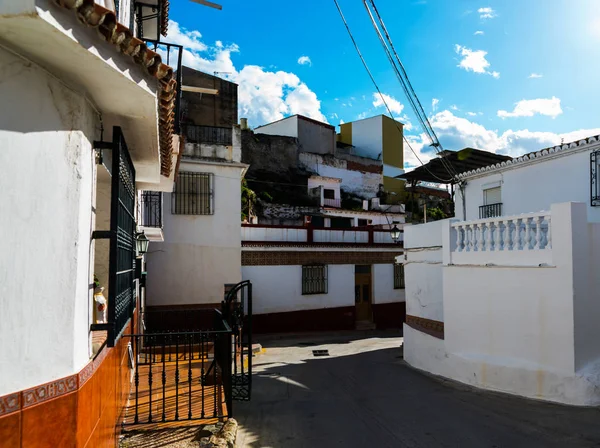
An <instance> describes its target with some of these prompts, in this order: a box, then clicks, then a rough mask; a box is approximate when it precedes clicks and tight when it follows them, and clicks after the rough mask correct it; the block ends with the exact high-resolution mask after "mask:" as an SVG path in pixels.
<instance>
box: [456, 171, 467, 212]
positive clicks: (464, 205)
mask: <svg viewBox="0 0 600 448" xmlns="http://www.w3.org/2000/svg"><path fill="white" fill-rule="evenodd" d="M466 186H467V182H466V181H464V180H463V181H461V182H459V183H458V188H460V196H461V198H462V208H463V221H466V220H467V200H466V198H465V187H466Z"/></svg>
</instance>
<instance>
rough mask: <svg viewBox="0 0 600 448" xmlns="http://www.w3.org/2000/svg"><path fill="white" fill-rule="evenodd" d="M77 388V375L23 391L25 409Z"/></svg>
mask: <svg viewBox="0 0 600 448" xmlns="http://www.w3.org/2000/svg"><path fill="white" fill-rule="evenodd" d="M75 390H77V375H71V376H68V377H66V378H61V379H59V380H56V381H52V382H50V383H46V384H42V385H41V386H37V387H33V388H31V389H27V390H24V391H23V409H25V408H28V407H30V406H33V405H36V404H38V403H42V402H44V401H47V400H50V399H52V398H57V397H60V396H61V395H65V394H68V393H69V392H73V391H75Z"/></svg>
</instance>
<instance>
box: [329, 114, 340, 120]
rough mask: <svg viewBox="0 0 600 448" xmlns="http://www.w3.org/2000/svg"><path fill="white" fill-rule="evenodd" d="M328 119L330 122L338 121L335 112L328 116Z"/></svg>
mask: <svg viewBox="0 0 600 448" xmlns="http://www.w3.org/2000/svg"><path fill="white" fill-rule="evenodd" d="M329 118H331V119H332V120H336V119H338V118H339V117H338V114H336V113H335V112H334V113H332V114H330V115H329Z"/></svg>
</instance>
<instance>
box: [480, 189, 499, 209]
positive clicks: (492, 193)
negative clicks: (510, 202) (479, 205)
mask: <svg viewBox="0 0 600 448" xmlns="http://www.w3.org/2000/svg"><path fill="white" fill-rule="evenodd" d="M501 202H502V190H501V187H494V188H488V189H487V190H483V205H492V204H499V203H501Z"/></svg>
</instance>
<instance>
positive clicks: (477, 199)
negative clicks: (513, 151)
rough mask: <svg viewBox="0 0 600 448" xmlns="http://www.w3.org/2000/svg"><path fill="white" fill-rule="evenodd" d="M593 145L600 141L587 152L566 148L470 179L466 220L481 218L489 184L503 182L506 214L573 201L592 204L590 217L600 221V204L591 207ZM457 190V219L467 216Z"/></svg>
mask: <svg viewBox="0 0 600 448" xmlns="http://www.w3.org/2000/svg"><path fill="white" fill-rule="evenodd" d="M592 148H594V149H599V148H600V143H599V144H596V145H591V146H590V149H588V150H585V151H578V150H577V149H571V150H564V151H565V152H564V153H561V152H559V153H556V154H554V155H551V156H545V157H543V158H541V159H540V160H537V161H536V160H535V159H534V160H532V161H530V162H527V163H525V164H523V165H518V166H516V167H514V168H510V169H506V170H504V171H502V172H492V173H489V174H487V175H484V176H481V177H477V178H470V179H467V186H466V188H465V198H466V201H465V203H466V209H467V214H466V220H473V219H478V218H479V206H481V205H483V189H484V188H487V187H486V185H489V184H494V185H495V184H497V183H500V185H501V187H502V214H503V215H516V214H519V213H528V212H537V211H540V210H549V209H550V205H551V204H556V203H561V202H568V201H573V202H583V203H585V204H588V210H587V212H588V219H589V220H590V221H592V222H600V207H589V204H590V152H591V150H592ZM456 191H457V193H456V194H457V196H456V214H457V218H460V219H465V217H464V216H463V205H462V196H461V192H460V189H458V188H457V190H456Z"/></svg>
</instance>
